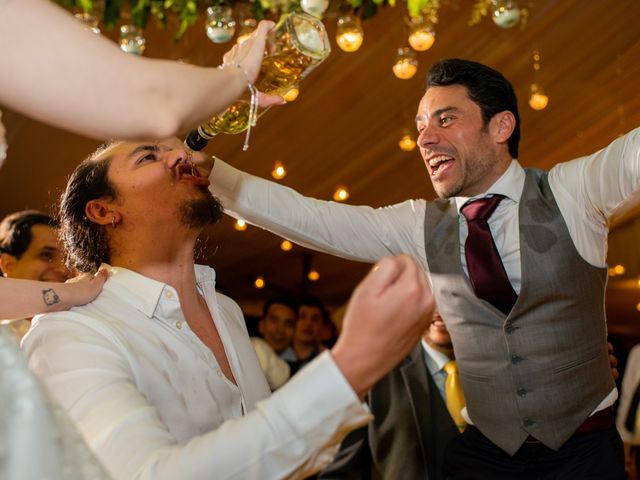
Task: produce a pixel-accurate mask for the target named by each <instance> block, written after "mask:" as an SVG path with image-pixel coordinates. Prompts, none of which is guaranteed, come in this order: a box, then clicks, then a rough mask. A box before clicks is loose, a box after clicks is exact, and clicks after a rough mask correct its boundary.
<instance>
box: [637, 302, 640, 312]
mask: <svg viewBox="0 0 640 480" xmlns="http://www.w3.org/2000/svg"><path fill="white" fill-rule="evenodd" d="M636 310H638V311H639V312H640V302H638V303H636Z"/></svg>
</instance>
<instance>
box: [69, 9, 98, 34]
mask: <svg viewBox="0 0 640 480" xmlns="http://www.w3.org/2000/svg"><path fill="white" fill-rule="evenodd" d="M74 17H76V19H78V20H79V21H80V22H81V23H82V24H84V26H85V27H86V28H87V29H89V30H91V31H92V32H93V33H95V34H98V33H100V29H99V28H98V19H97V18H96V17H95V16H93V15H91V14H90V13H89V12H83V13H76V14H75V15H74Z"/></svg>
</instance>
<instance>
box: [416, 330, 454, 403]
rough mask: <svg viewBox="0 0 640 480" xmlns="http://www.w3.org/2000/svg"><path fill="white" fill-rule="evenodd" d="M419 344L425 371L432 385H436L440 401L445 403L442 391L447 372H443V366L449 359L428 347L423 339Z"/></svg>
mask: <svg viewBox="0 0 640 480" xmlns="http://www.w3.org/2000/svg"><path fill="white" fill-rule="evenodd" d="M420 343H421V345H422V356H423V358H424V363H425V365H426V366H427V370H428V371H429V374H430V375H431V378H432V379H433V383H435V384H436V387H437V388H438V392H440V396H441V397H442V400H443V401H444V402H445V403H446V402H447V396H446V394H445V391H444V386H445V383H446V382H447V372H446V371H445V369H444V366H445V364H446V363H447V362H449V361H450V360H451V359H450V358H449V357H448V356H447V355H445V354H444V353H442V352H439V351H438V350H436V349H435V348H433V347H432V346H430V345H429V344H428V343H427V342H425V341H424V339H423V340H421V341H420Z"/></svg>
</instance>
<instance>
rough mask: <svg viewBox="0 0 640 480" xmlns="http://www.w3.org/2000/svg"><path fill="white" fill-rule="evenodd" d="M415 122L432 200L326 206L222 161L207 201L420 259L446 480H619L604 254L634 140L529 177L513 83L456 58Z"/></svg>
mask: <svg viewBox="0 0 640 480" xmlns="http://www.w3.org/2000/svg"><path fill="white" fill-rule="evenodd" d="M416 124H417V128H418V131H419V138H418V144H419V146H420V152H421V154H422V157H423V159H424V161H425V165H426V167H427V171H428V174H429V177H430V179H431V182H432V184H433V186H434V189H435V191H436V193H437V194H438V197H440V198H439V199H437V200H435V201H430V202H427V201H424V200H410V201H406V202H403V203H400V204H397V205H393V206H390V207H384V208H380V209H373V208H370V207H366V206H362V207H357V206H350V205H343V204H338V203H331V202H320V201H317V200H313V199H307V198H305V197H303V196H301V195H299V194H297V193H296V192H294V191H293V190H291V189H287V188H285V187H282V186H279V185H275V184H272V183H271V182H267V181H265V180H261V179H258V178H255V177H252V176H250V175H247V174H244V173H242V172H239V171H237V170H235V169H234V168H232V167H230V166H229V165H226V164H225V163H224V162H222V161H217V160H216V161H215V165H214V168H213V171H212V173H211V180H212V182H213V183H212V189H213V190H214V191H215V192H216V194H217V195H218V196H219V197H221V199H222V201H223V203H224V205H225V206H226V208H227V211H228V212H230V213H232V214H237V215H241V216H242V218H244V219H246V220H247V221H249V222H251V223H253V224H258V225H261V226H264V227H265V228H267V229H270V230H272V231H274V232H278V233H279V234H280V235H284V236H286V237H288V238H290V239H291V240H294V241H296V242H298V243H300V244H302V245H306V246H311V247H313V248H316V249H319V250H323V251H326V252H330V253H334V254H336V255H341V256H343V257H346V258H351V259H354V260H361V261H374V260H376V259H377V258H379V257H381V256H383V255H386V254H389V253H397V252H405V253H409V254H410V255H412V256H414V257H415V258H416V259H417V260H418V261H419V262H420V263H421V265H422V266H423V268H424V269H425V270H426V271H427V272H428V274H429V277H430V281H431V282H432V285H433V288H434V293H435V295H436V302H437V304H438V307H439V309H440V312H441V314H442V316H443V318H445V319H446V321H447V328H448V329H449V332H450V333H451V336H452V339H453V344H454V346H455V351H456V358H457V361H458V367H459V371H460V377H461V381H462V386H463V388H464V392H465V395H466V399H467V410H466V411H465V414H466V416H467V420H468V422H469V424H470V425H471V426H470V427H469V428H467V429H466V430H465V432H464V434H462V435H460V436H458V437H457V438H456V439H455V440H454V441H453V442H451V443H450V448H449V450H448V454H447V458H446V459H445V472H446V478H450V479H463V478H464V479H468V478H478V479H492V480H494V479H512V478H521V479H527V478H570V479H573V478H580V479H585V478H594V479H595V478H597V479H609V478H611V479H622V478H624V466H623V454H622V444H621V442H620V438H619V436H618V434H617V432H616V431H615V429H614V427H613V423H612V421H611V406H612V405H613V403H614V402H615V400H616V398H617V391H616V389H615V386H614V383H613V380H612V377H611V372H610V370H609V363H608V360H607V343H606V320H605V317H604V289H605V285H606V280H607V269H606V244H607V234H608V221H609V218H610V217H611V216H612V215H613V214H614V213H615V212H616V210H618V209H620V208H623V209H625V208H629V207H634V206H636V205H638V204H640V174H639V172H640V129H635V130H633V131H631V132H629V133H628V134H626V135H624V136H622V137H620V138H618V139H616V140H615V141H614V142H612V143H611V144H610V145H608V146H607V147H605V148H604V149H602V150H600V151H598V152H596V153H594V154H592V155H589V156H586V157H583V158H580V159H576V160H573V161H571V162H566V163H562V164H558V165H556V166H555V167H554V168H552V169H551V170H550V171H549V172H548V173H547V172H542V171H536V170H528V169H523V168H522V167H521V166H520V164H519V163H518V161H517V158H518V142H519V138H520V120H519V115H518V109H517V99H516V96H515V93H514V91H513V88H512V86H511V84H510V83H509V82H508V81H507V80H506V79H505V78H504V77H503V76H502V75H501V74H500V73H499V72H497V71H495V70H493V69H491V68H489V67H486V66H484V65H481V64H479V63H476V62H471V61H466V60H458V59H449V60H443V61H440V62H438V63H436V64H435V65H433V66H432V68H431V69H430V71H429V74H428V80H427V90H426V93H425V94H424V96H423V98H422V100H421V101H420V104H419V106H418V114H417V117H416Z"/></svg>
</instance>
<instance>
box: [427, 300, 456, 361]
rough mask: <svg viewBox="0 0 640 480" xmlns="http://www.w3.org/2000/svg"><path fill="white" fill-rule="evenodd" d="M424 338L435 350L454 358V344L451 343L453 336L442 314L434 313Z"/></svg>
mask: <svg viewBox="0 0 640 480" xmlns="http://www.w3.org/2000/svg"><path fill="white" fill-rule="evenodd" d="M422 338H423V339H424V341H425V342H427V344H428V345H429V346H431V347H432V348H433V349H434V350H437V351H439V352H441V353H444V354H445V355H447V356H448V357H449V358H453V344H452V343H451V336H450V335H449V331H448V330H447V327H446V326H445V324H444V321H443V320H442V317H441V316H440V313H438V312H437V311H435V312H434V313H433V318H432V319H431V323H429V327H428V328H427V331H426V332H425V333H424V335H423V337H422Z"/></svg>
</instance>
